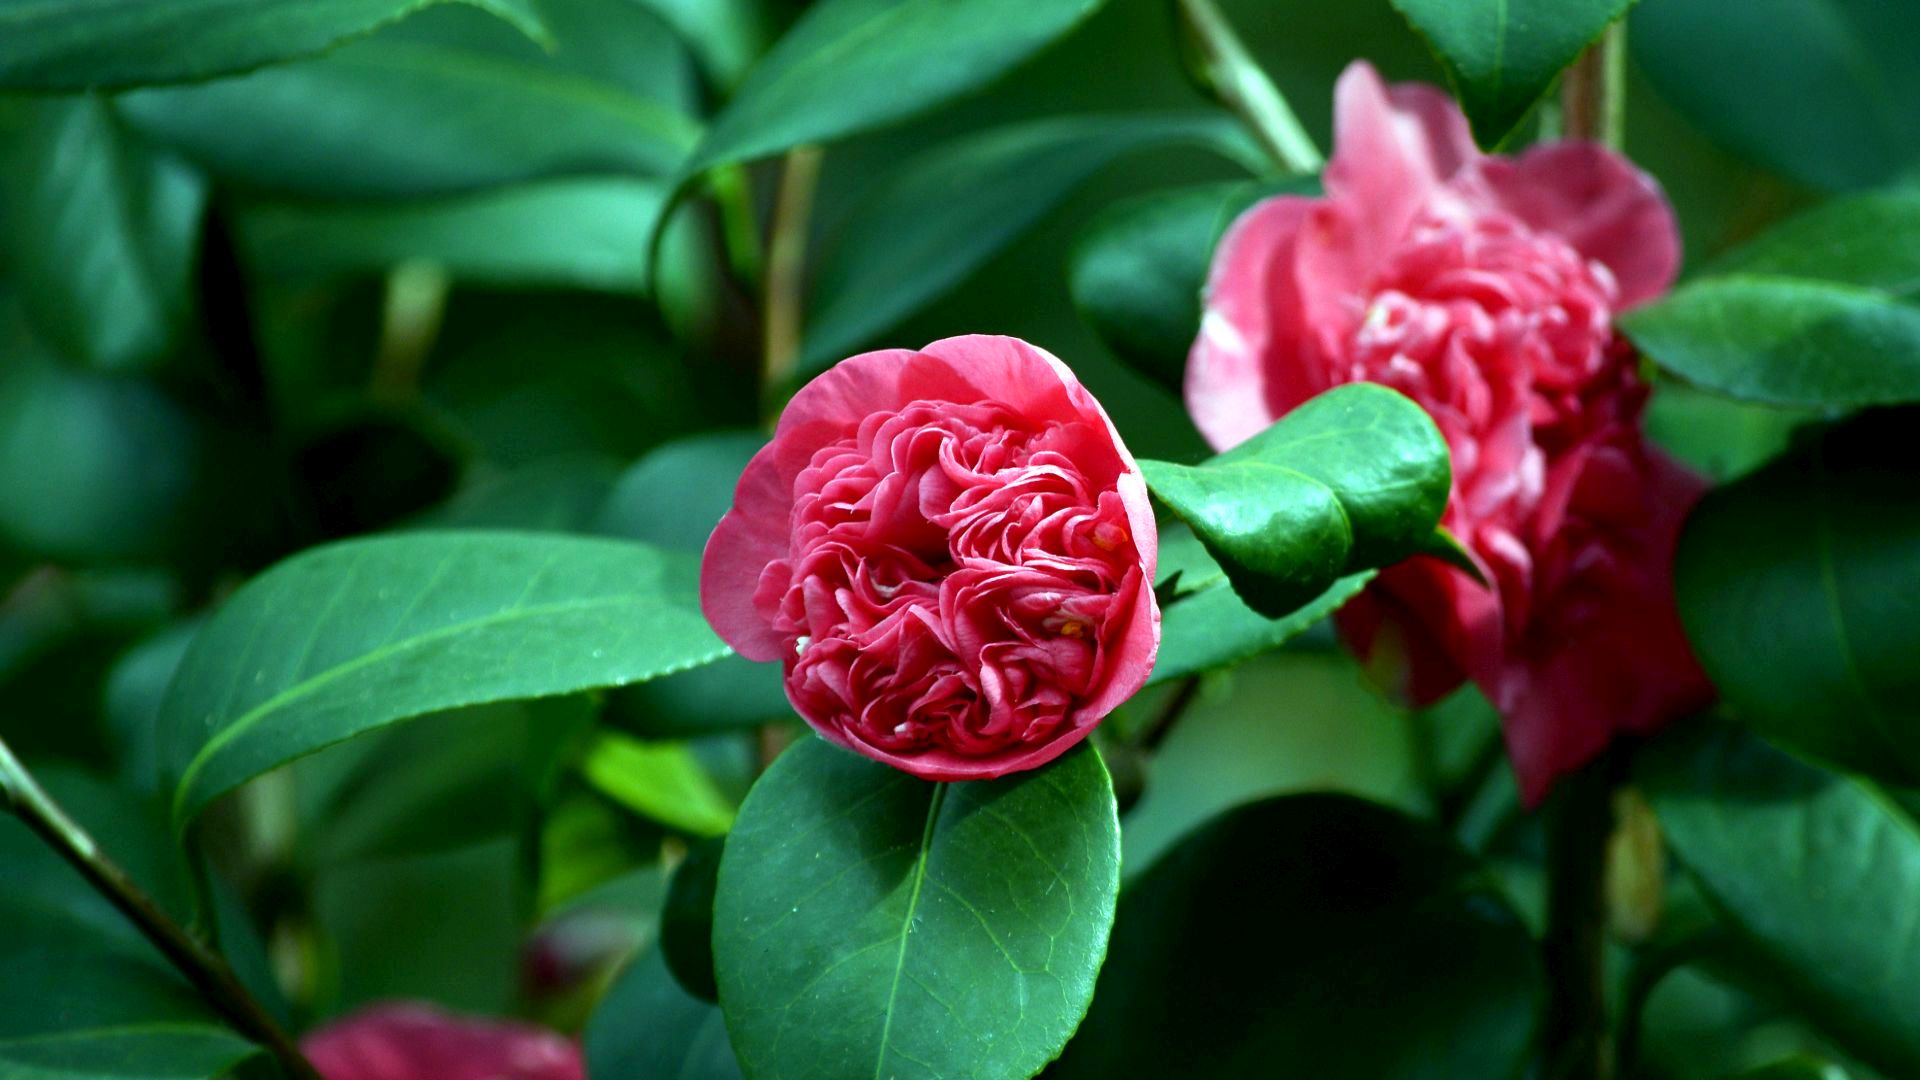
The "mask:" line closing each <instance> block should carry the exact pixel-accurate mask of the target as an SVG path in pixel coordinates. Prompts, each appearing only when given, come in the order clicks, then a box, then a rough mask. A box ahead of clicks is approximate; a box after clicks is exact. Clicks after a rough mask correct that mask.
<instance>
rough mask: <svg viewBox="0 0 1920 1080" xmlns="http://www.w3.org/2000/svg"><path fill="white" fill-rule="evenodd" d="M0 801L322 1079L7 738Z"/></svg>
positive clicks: (213, 995)
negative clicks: (104, 848)
mask: <svg viewBox="0 0 1920 1080" xmlns="http://www.w3.org/2000/svg"><path fill="white" fill-rule="evenodd" d="M0 803H3V804H4V805H5V807H6V809H8V810H9V811H11V812H13V813H14V814H15V815H16V816H18V817H19V818H20V820H21V821H23V822H25V823H26V825H27V827H28V828H30V829H32V830H33V831H34V832H35V833H37V834H38V835H39V836H40V838H41V839H42V840H45V841H46V842H47V846H48V847H51V848H52V849H53V850H54V851H55V852H57V853H58V854H59V855H60V857H61V858H63V859H65V860H66V861H67V862H68V863H69V864H70V865H72V867H73V868H74V869H75V870H78V871H79V872H80V876H81V877H84V878H85V879H86V880H87V883H88V884H89V885H92V886H93V888H94V890H95V891H97V892H99V893H100V894H101V895H102V896H104V897H106V898H107V900H108V901H110V902H111V903H112V904H113V906H114V907H116V908H118V909H120V913H121V914H122V915H125V916H126V917H127V919H128V920H129V921H131V922H132V923H133V925H134V926H135V927H137V928H138V929H139V930H140V932H141V933H142V934H144V935H145V936H146V938H147V940H148V941H151V942H152V943H153V944H154V947H155V948H157V949H159V950H160V952H161V954H162V955H163V956H165V957H166V958H167V961H168V962H169V963H171V964H172V965H173V966H174V967H175V968H177V969H179V971H180V973H181V974H182V975H184V976H186V978H187V981H188V982H190V983H192V984H193V986H194V988H195V989H197V990H199V991H200V994H201V996H202V997H204V998H206V1000H207V1001H208V1003H210V1004H211V1005H212V1006H213V1007H214V1008H215V1009H217V1010H219V1011H220V1013H221V1015H223V1016H225V1017H226V1018H227V1020H228V1021H230V1022H231V1023H232V1024H233V1025H234V1026H235V1027H236V1028H238V1029H239V1030H240V1031H241V1033H243V1034H245V1035H246V1036H247V1037H249V1038H251V1039H254V1040H255V1041H257V1042H259V1043H261V1044H263V1045H264V1046H266V1047H267V1049H268V1050H269V1051H271V1052H272V1053H273V1056H274V1057H275V1058H277V1059H278V1060H279V1062H280V1065H281V1067H282V1068H283V1069H285V1070H286V1073H287V1075H288V1076H290V1077H293V1078H294V1080H320V1074H319V1073H317V1072H315V1071H314V1068H313V1066H312V1065H311V1064H309V1063H308V1062H307V1059H306V1058H305V1056H303V1055H302V1054H301V1053H300V1048H299V1047H298V1046H296V1045H295V1044H294V1041H293V1039H292V1038H291V1037H289V1036H288V1035H287V1033H286V1032H284V1031H282V1030H281V1029H280V1025H279V1024H278V1023H276V1022H275V1021H274V1019H273V1017H271V1016H269V1015H268V1014H267V1011H266V1010H265V1009H263V1008H261V1006H260V1003H259V1002H258V1001H256V1000H254V997H253V995H252V994H250V993H248V992H247V988H246V987H245V986H244V985H242V984H241V982H240V979H239V977H238V976H236V975H235V974H234V973H233V969H232V968H231V967H229V966H228V965H227V962H226V960H225V959H224V958H222V957H221V956H220V954H218V953H216V952H214V951H213V950H211V949H209V948H207V946H206V945H205V944H204V943H202V942H201V941H200V940H199V939H198V938H195V937H194V936H193V935H191V934H189V933H187V932H186V931H185V930H184V929H182V928H181V927H180V924H178V923H176V922H174V921H173V919H172V918H170V917H169V916H168V915H167V913H166V912H164V911H162V910H160V906H159V905H158V904H156V903H154V901H153V898H152V897H150V896H148V895H147V894H146V892H145V891H144V890H142V889H141V888H140V886H138V885H136V884H134V882H133V879H132V878H129V877H128V876H127V874H126V871H124V870H122V869H120V867H119V866H118V865H117V864H116V863H114V862H113V861H112V860H111V859H109V858H107V857H106V855H105V854H103V853H102V852H101V851H100V848H99V845H97V844H95V843H94V840H93V837H92V836H91V835H89V834H88V833H87V831H86V830H85V829H83V828H81V827H80V824H79V823H78V822H76V821H74V820H73V819H72V818H71V817H68V816H67V813H66V811H65V810H62V809H61V808H60V805H59V804H58V803H56V802H54V801H53V799H52V798H51V797H49V796H48V795H47V793H46V791H45V790H44V789H42V788H41V787H40V785H39V783H38V782H37V781H35V780H34V778H33V776H32V774H31V773H29V772H27V770H26V768H25V766H23V765H21V764H20V761H19V759H17V758H15V757H14V756H13V751H11V750H10V749H8V748H7V744H6V743H5V742H4V741H0Z"/></svg>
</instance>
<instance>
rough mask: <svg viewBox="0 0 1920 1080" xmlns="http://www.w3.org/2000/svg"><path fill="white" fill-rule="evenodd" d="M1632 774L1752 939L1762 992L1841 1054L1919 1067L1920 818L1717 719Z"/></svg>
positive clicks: (1671, 738) (1683, 735)
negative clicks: (1829, 1038) (1805, 1020)
mask: <svg viewBox="0 0 1920 1080" xmlns="http://www.w3.org/2000/svg"><path fill="white" fill-rule="evenodd" d="M1640 778H1641V782H1642V784H1643V785H1644V786H1645V789H1646V791H1647V795H1648V797H1649V798H1650V799H1651V800H1652V801H1653V806H1654V809H1655V811H1656V812H1658V814H1659V815H1660V825H1661V829H1662V831H1663V832H1664V833H1665V835H1666V838H1667V841H1668V843H1669V844H1670V845H1671V846H1672V848H1673V851H1674V853H1675V854H1676V855H1677V856H1678V857H1679V859H1680V861H1681V862H1682V863H1684V864H1685V865H1686V867H1687V869H1688V870H1690V871H1692V873H1693V875H1694V877H1696V878H1697V879H1698V880H1699V882H1700V885H1701V887H1702V889H1703V890H1704V891H1705V892H1706V894H1707V896H1708V898H1709V899H1710V900H1711V901H1712V902H1713V904H1714V906H1715V907H1717V908H1719V909H1720V911H1721V912H1722V913H1723V914H1724V915H1725V917H1726V919H1727V921H1729V922H1730V923H1731V924H1732V925H1733V926H1734V927H1735V928H1736V929H1737V930H1738V931H1739V932H1740V934H1741V936H1742V937H1743V939H1744V940H1745V941H1746V942H1747V944H1748V946H1749V947H1748V948H1747V949H1745V950H1743V951H1742V953H1741V956H1740V960H1741V963H1742V965H1743V966H1759V967H1760V973H1759V977H1760V979H1761V980H1762V981H1761V982H1760V984H1759V985H1758V986H1757V987H1756V989H1760V990H1763V991H1766V992H1768V993H1770V994H1772V995H1774V996H1784V997H1786V998H1788V999H1789V1000H1790V1001H1792V1002H1793V1003H1794V1004H1796V1005H1797V1006H1798V1007H1799V1008H1801V1009H1802V1010H1804V1011H1805V1012H1806V1013H1807V1014H1808V1015H1809V1016H1810V1017H1812V1018H1813V1019H1814V1020H1815V1021H1816V1022H1817V1023H1819V1024H1820V1025H1822V1026H1823V1027H1824V1028H1825V1029H1826V1030H1827V1031H1828V1032H1829V1033H1830V1034H1832V1035H1833V1036H1834V1037H1836V1038H1838V1039H1840V1040H1841V1042H1842V1044H1843V1045H1845V1046H1846V1048H1847V1049H1848V1051H1849V1052H1851V1053H1853V1054H1856V1055H1858V1056H1859V1057H1861V1058H1863V1059H1866V1060H1867V1061H1869V1062H1871V1063H1873V1064H1875V1065H1877V1066H1878V1067H1880V1068H1881V1069H1884V1070H1886V1072H1887V1073H1888V1075H1892V1076H1909V1075H1913V1074H1914V1073H1915V1071H1916V1070H1920V1029H1916V1028H1915V1027H1914V1025H1913V1003H1914V1002H1915V1001H1920V936H1916V933H1915V931H1914V929H1913V928H1914V906H1913V897H1914V896H1915V895H1916V893H1920V823H1916V822H1915V820H1914V818H1913V817H1912V815H1911V813H1910V812H1909V811H1908V810H1906V809H1903V808H1902V807H1901V806H1900V805H1898V804H1897V803H1896V802H1895V801H1894V800H1893V799H1891V798H1889V797H1888V794H1887V792H1885V791H1884V790H1882V789H1880V788H1878V787H1876V786H1874V785H1873V784H1872V783H1870V782H1868V781H1865V780H1860V779H1856V778H1853V777H1848V776H1843V775H1840V774H1835V773H1828V772H1824V771H1822V770H1819V769H1815V768H1813V767H1811V766H1808V765H1805V764H1802V763H1801V762H1798V761H1795V760H1794V759H1793V758H1791V757H1788V756H1787V755H1786V754H1783V753H1781V752H1780V751H1778V750H1774V749H1772V748H1770V747H1768V746H1766V745H1765V744H1764V743H1762V742H1760V741H1759V740H1757V739H1754V738H1751V737H1750V736H1745V735H1742V734H1740V733H1739V732H1737V731H1735V730H1732V729H1728V728H1725V727H1721V726H1712V725H1706V724H1695V725H1690V726H1689V727H1688V729H1687V730H1685V731H1676V732H1674V733H1673V734H1671V735H1668V736H1665V737H1663V738H1662V739H1660V740H1659V741H1657V742H1655V743H1654V744H1653V745H1652V746H1651V747H1649V753H1648V754H1647V755H1646V756H1645V758H1644V759H1643V760H1642V762H1641V768H1640Z"/></svg>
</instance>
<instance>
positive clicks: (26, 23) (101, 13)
mask: <svg viewBox="0 0 1920 1080" xmlns="http://www.w3.org/2000/svg"><path fill="white" fill-rule="evenodd" d="M436 2H440V0H254V2H252V3H246V4H239V5H236V4H234V3H232V2H231V0H167V2H166V3H163V4H150V3H142V2H139V0H135V2H132V3H125V2H115V3H104V4H101V3H94V4H69V3H54V4H49V3H43V2H41V0H6V2H5V3H0V24H4V25H5V26H6V28H7V32H6V34H5V35H4V36H0V89H5V90H88V89H95V88H102V89H117V88H120V87H127V86H139V85H145V84H152V83H171V82H189V81H193V80H196V79H207V78H212V77H214V76H216V75H229V74H232V73H234V72H239V71H246V70H247V69H249V68H256V67H260V66H261V65H263V64H271V63H273V62H275V61H279V60H287V59H291V58H293V57H297V56H307V55H310V54H312V53H317V52H320V51H321V50H322V49H325V48H326V47H328V46H329V45H333V44H336V43H337V42H340V41H343V40H345V39H347V38H350V37H355V36H358V35H360V34H364V33H367V32H368V31H370V30H372V29H374V28H375V27H378V26H380V25H382V24H383V23H389V22H392V21H394V20H396V19H399V18H402V17H404V16H406V15H408V14H411V13H412V12H415V11H418V10H419V9H421V8H424V7H428V6H429V5H432V4H434V3H436ZM464 2H466V3H471V4H473V5H474V6H475V7H478V8H482V9H484V10H486V11H489V12H492V13H493V14H494V15H497V16H499V17H500V18H502V19H504V20H506V21H507V22H510V23H512V24H513V25H514V26H516V27H518V28H519V30H520V31H521V32H522V33H525V34H526V35H527V36H529V37H531V38H533V39H535V40H546V37H547V31H546V27H545V26H544V25H543V24H542V22H541V20H540V15H539V13H538V11H537V9H536V7H535V5H534V0H464Z"/></svg>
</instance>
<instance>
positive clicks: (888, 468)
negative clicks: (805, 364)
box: [700, 336, 1160, 780]
mask: <svg viewBox="0 0 1920 1080" xmlns="http://www.w3.org/2000/svg"><path fill="white" fill-rule="evenodd" d="M1156 542H1157V534H1156V533H1155V531H1154V524H1153V513H1152V510H1151V508H1150V507H1149V506H1148V503H1147V488H1146V483H1145V481H1144V480H1142V479H1141V476H1140V470H1139V467H1138V466H1137V465H1135V464H1134V461H1133V458H1132V456H1131V455H1129V454H1128V453H1127V448H1126V446H1124V445H1123V444H1122V443H1121V442H1120V436H1119V434H1118V433H1117V432H1115V431H1114V429H1113V425H1112V423H1110V422H1109V421H1108V420H1107V415H1106V413H1105V412H1103V411H1101V408H1100V405H1099V403H1098V402H1096V401H1095V400H1094V399H1093V396H1092V395H1091V394H1089V393H1087V391H1086V388H1085V387H1083V386H1081V385H1080V382H1079V380H1078V379H1076V378H1074V376H1073V373H1072V372H1071V371H1069V370H1068V369H1067V367H1066V365H1065V364H1062V363H1061V362H1060V361H1059V360H1057V359H1055V358H1054V357H1052V356H1051V355H1049V354H1047V353H1046V352H1044V351H1042V350H1040V349H1037V348H1035V347H1033V346H1032V345H1029V344H1027V343H1026V342H1024V341H1020V340H1017V339H1015V338H1007V337H985V336H969V337H957V338H948V339H946V340H945V341H936V342H934V343H933V344H931V345H929V346H927V347H926V348H924V349H920V350H918V351H912V350H906V349H888V350H884V351H881V352H871V353H865V354H863V355H860V356H856V357H853V358H852V359H849V360H844V361H842V362H841V363H840V364H838V365H837V366H835V367H834V368H833V369H831V370H829V371H828V372H826V373H825V374H823V375H821V376H820V377H819V378H817V379H815V380H814V381H813V382H811V383H809V384H808V385H807V386H806V387H804V388H803V389H802V390H801V391H800V392H799V393H798V394H796V395H795V396H794V398H793V400H792V401H791V402H790V403H789V404H788V405H787V408H786V412H785V413H784V414H782V415H781V417H780V424H779V427H778V429H777V430H776V431H775V432H774V436H773V441H772V442H771V443H769V444H768V445H767V446H766V447H765V448H764V449H762V450H761V451H760V453H758V454H757V455H755V456H754V459H753V461H752V462H751V463H750V464H748V466H747V468H746V471H745V473H743V474H742V475H741V477H740V485H739V487H738V488H737V489H736V491H735V493H734V505H733V509H732V510H730V511H728V513H727V515H726V517H724V518H722V519H721V521H720V524H719V526H718V527H717V528H716V529H714V531H713V537H712V539H710V540H709V541H708V542H707V551H706V561H705V565H704V567H703V568H702V571H701V579H700V594H701V603H702V606H703V607H704V608H705V610H706V614H707V620H708V621H709V622H711V623H712V624H713V626H714V629H715V630H716V631H718V632H719V634H720V636H721V637H723V638H725V639H726V640H727V642H728V644H730V645H732V646H733V647H734V649H736V650H737V651H738V652H739V653H740V654H741V655H742V656H745V657H747V658H749V659H752V660H779V661H780V662H781V663H782V664H783V665H785V668H786V681H787V697H788V699H789V700H791V701H792V702H793V707H794V708H795V709H796V710H798V711H799V713H800V715H801V716H803V717H805V718H806V719H807V722H808V723H810V724H812V725H813V727H814V729H815V730H817V731H819V732H820V734H821V735H823V736H825V737H826V738H827V739H828V740H829V741H831V742H834V743H837V744H839V745H841V746H844V747H846V748H848V749H850V750H854V751H856V752H858V753H861V754H865V755H867V756H868V757H871V758H873V759H875V760H877V761H883V762H886V763H887V764H889V765H893V766H895V767H897V768H900V769H904V770H906V771H907V772H910V773H912V774H914V775H915V776H919V777H923V778H925V779H928V780H976V779H985V778H989V777H995V776H1002V775H1005V774H1006V773H1010V772H1014V771H1017V770H1020V769H1031V768H1035V767H1037V766H1040V765H1043V764H1045V763H1046V762H1048V761H1051V760H1053V759H1054V758H1055V757H1058V756H1059V755H1060V754H1062V753H1064V752H1066V751H1067V750H1068V749H1069V748H1071V747H1072V746H1073V745H1074V744H1076V743H1078V742H1079V741H1080V740H1081V739H1083V738H1085V737H1086V735H1087V733H1088V732H1089V731H1091V730H1092V728H1093V725H1094V724H1095V723H1097V722H1098V721H1099V720H1100V718H1102V717H1104V716H1106V715H1107V713H1109V712H1111V711H1112V710H1113V708H1114V707H1115V706H1116V705H1118V704H1120V702H1122V701H1124V700H1126V698H1127V697H1128V696H1130V695H1131V694H1133V692H1134V691H1136V690H1138V689H1139V688H1140V686H1141V684H1142V683H1144V682H1145V681H1146V678H1147V673H1148V672H1149V671H1151V670H1152V668H1153V658H1154V654H1155V653H1156V652H1157V651H1158V649H1159V644H1160V610H1159V608H1158V606H1157V605H1156V604H1155V602H1154V597H1153V573H1154V562H1155V555H1156Z"/></svg>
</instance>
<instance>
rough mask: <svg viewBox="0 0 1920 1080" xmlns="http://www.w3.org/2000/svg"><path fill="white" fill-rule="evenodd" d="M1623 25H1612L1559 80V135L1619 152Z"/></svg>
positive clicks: (1622, 122)
mask: <svg viewBox="0 0 1920 1080" xmlns="http://www.w3.org/2000/svg"><path fill="white" fill-rule="evenodd" d="M1626 92H1627V24H1626V22H1625V21H1621V22H1617V23H1614V24H1613V25H1612V26H1611V27H1608V28H1607V31H1606V33H1604V34H1601V35H1600V38H1599V40H1597V41H1595V42H1594V43H1593V45H1592V46H1590V47H1589V48H1588V49H1587V51H1586V52H1585V53H1583V54H1582V55H1581V57H1580V59H1578V60H1575V61H1574V62H1573V66H1571V67H1569V68H1567V72H1566V74H1565V75H1562V76H1561V77H1560V116H1561V134H1562V136H1563V137H1565V138H1568V139H1577V140H1582V141H1586V142H1597V143H1600V144H1601V145H1603V146H1608V147H1611V148H1613V149H1615V150H1618V149H1620V147H1621V145H1622V143H1623V141H1624V139H1625V136H1626Z"/></svg>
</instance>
